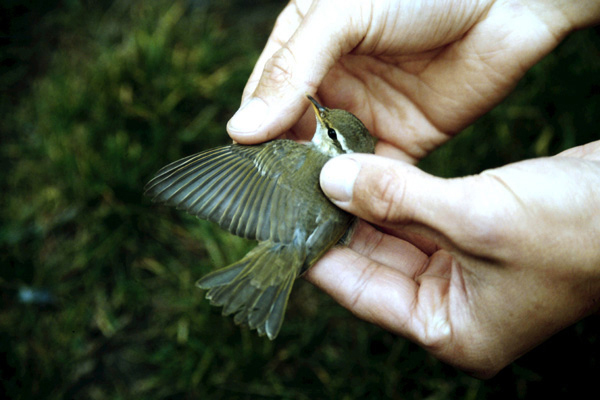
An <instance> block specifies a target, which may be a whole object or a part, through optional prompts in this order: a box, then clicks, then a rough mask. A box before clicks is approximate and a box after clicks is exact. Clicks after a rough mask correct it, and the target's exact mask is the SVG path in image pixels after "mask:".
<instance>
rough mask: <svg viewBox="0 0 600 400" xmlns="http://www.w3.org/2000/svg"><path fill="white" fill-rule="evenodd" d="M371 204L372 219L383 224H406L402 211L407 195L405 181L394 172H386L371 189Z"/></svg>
mask: <svg viewBox="0 0 600 400" xmlns="http://www.w3.org/2000/svg"><path fill="white" fill-rule="evenodd" d="M369 191H370V193H369V196H368V197H369V198H370V201H371V203H372V204H369V209H370V211H371V214H372V217H373V219H374V220H375V221H378V222H381V223H384V224H385V223H398V222H404V221H402V220H401V219H403V218H402V217H401V214H400V210H401V209H402V203H404V198H405V195H406V187H405V181H404V180H401V179H398V177H397V176H396V175H395V174H394V173H393V172H392V171H389V170H388V171H384V172H383V173H382V174H381V175H380V176H379V178H378V179H377V180H375V184H374V185H372V187H371V188H370V189H369Z"/></svg>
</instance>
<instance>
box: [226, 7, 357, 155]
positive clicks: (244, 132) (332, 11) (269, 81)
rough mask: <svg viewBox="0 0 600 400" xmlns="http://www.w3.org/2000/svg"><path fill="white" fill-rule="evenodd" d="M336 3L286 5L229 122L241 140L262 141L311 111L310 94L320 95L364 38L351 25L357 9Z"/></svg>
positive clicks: (231, 129) (236, 136) (231, 128)
mask: <svg viewBox="0 0 600 400" xmlns="http://www.w3.org/2000/svg"><path fill="white" fill-rule="evenodd" d="M335 4H336V2H318V1H313V2H312V4H311V5H310V7H307V6H308V3H307V2H306V1H304V2H290V4H289V5H288V6H287V7H286V8H285V9H284V11H283V12H282V14H281V15H280V16H279V18H278V21H277V23H276V24H275V28H274V29H273V32H272V33H271V37H270V38H269V41H268V43H267V46H266V47H265V49H264V51H263V53H262V54H261V56H260V58H259V60H258V62H257V65H256V67H255V69H254V71H253V73H252V75H251V76H250V79H249V81H248V84H247V86H246V89H245V90H244V93H245V95H244V101H243V102H242V105H241V107H240V109H239V110H238V111H237V112H236V113H235V115H234V116H233V117H232V118H231V120H230V121H229V123H228V125H227V130H228V132H229V134H230V136H231V137H232V138H233V139H234V140H235V141H237V142H239V143H243V144H251V143H256V142H262V141H265V140H269V139H273V138H274V137H276V136H278V135H279V134H281V133H282V132H284V131H285V130H287V129H289V128H291V127H292V126H293V125H294V123H296V122H297V121H298V120H299V119H300V117H301V115H302V113H303V112H304V110H305V109H306V105H307V104H308V102H307V100H306V97H305V94H306V93H310V94H313V95H314V94H315V92H316V90H317V88H318V87H319V85H320V84H321V82H322V80H323V79H324V77H325V75H326V74H327V73H328V72H329V70H330V69H331V67H332V66H333V65H334V64H335V62H337V60H338V59H339V58H340V57H341V56H342V55H343V54H345V53H347V52H349V51H351V50H352V49H353V48H354V47H355V46H356V45H357V44H358V43H359V42H360V37H361V36H360V34H359V33H358V32H360V31H362V30H361V29H358V28H356V29H355V27H349V25H351V24H352V21H353V19H352V18H351V14H350V13H351V12H352V11H353V7H345V6H344V7H339V6H337V7H336V6H335ZM303 8H306V9H303ZM332 15H335V18H331V16H332ZM293 26H297V27H296V29H295V30H294V28H293ZM291 30H292V31H293V33H290V31H291Z"/></svg>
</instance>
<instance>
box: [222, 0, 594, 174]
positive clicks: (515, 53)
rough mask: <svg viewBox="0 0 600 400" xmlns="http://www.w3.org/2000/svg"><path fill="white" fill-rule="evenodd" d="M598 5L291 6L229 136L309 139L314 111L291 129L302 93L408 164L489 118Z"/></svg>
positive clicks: (349, 2)
mask: <svg viewBox="0 0 600 400" xmlns="http://www.w3.org/2000/svg"><path fill="white" fill-rule="evenodd" d="M599 8H600V5H599V2H598V1H595V0H586V1H577V2H573V1H570V0H563V1H561V0H554V1H549V0H546V1H543V0H540V1H526V2H525V1H492V0H488V1H472V2H469V1H467V2H464V1H461V2H457V4H456V5H454V6H452V5H449V3H448V2H447V1H429V2H408V1H392V0H388V1H371V2H369V1H362V0H343V1H342V0H339V1H334V0H331V1H311V0H297V1H292V2H290V3H289V4H288V6H287V7H286V8H285V9H284V10H283V12H282V13H281V15H280V16H279V18H278V21H277V23H276V25H275V28H274V29H273V32H272V34H271V36H270V38H269V41H268V43H267V45H266V47H265V49H264V51H263V53H262V54H261V56H260V58H259V60H258V62H257V64H256V66H255V68H254V71H253V73H252V75H251V76H250V79H249V81H248V83H247V85H246V88H245V90H244V94H243V97H242V108H241V110H240V111H238V113H236V115H235V116H234V117H233V118H232V120H231V121H230V122H229V125H228V130H229V133H230V135H231V136H232V138H233V139H234V140H236V141H237V142H240V143H246V144H248V143H256V142H262V141H265V140H267V139H272V138H274V137H275V136H278V135H280V134H281V133H282V132H285V131H286V130H288V129H291V132H288V133H287V135H288V136H289V137H293V138H309V135H310V134H312V132H313V131H314V128H312V126H314V125H311V124H312V119H313V116H312V113H308V114H305V118H304V119H303V120H301V121H300V123H298V124H296V122H297V121H298V120H299V119H300V117H301V116H302V114H303V113H304V112H305V110H306V107H307V105H308V102H307V100H306V97H305V93H307V92H308V93H311V94H314V93H315V92H316V91H317V90H318V95H319V97H320V98H321V100H322V103H323V104H325V105H327V106H328V107H331V108H343V109H346V110H348V111H351V112H353V113H354V114H355V115H357V116H358V117H359V118H360V119H361V120H362V121H363V122H364V123H365V125H366V126H367V128H368V129H369V130H370V131H371V132H372V133H373V134H375V135H376V136H378V137H379V139H380V140H379V143H378V145H377V149H376V153H377V154H379V155H385V156H389V157H394V158H396V159H401V160H405V161H408V162H411V163H414V162H416V160H418V159H420V158H422V157H423V156H425V155H426V154H427V153H429V152H430V151H431V150H433V149H434V148H436V147H437V146H439V145H440V144H442V143H444V142H445V141H446V140H448V139H449V138H450V137H452V135H454V134H455V133H456V132H458V131H460V130H461V129H462V128H464V127H465V126H466V125H468V124H469V123H470V122H472V121H473V120H474V119H476V118H477V117H478V116H480V115H482V114H483V113H485V112H486V111H488V110H489V109H491V108H492V107H493V106H494V105H495V104H496V103H498V102H499V101H500V100H501V99H502V98H504V97H505V96H506V95H507V94H508V93H509V92H510V90H511V89H512V88H513V87H514V85H515V84H516V82H517V81H518V80H519V78H520V77H521V76H522V75H523V74H524V73H525V71H526V70H527V69H528V68H529V67H530V66H532V65H533V64H534V63H536V62H537V61H538V60H539V59H541V58H542V57H543V56H544V55H545V54H547V53H548V52H549V51H551V50H552V49H553V48H554V47H555V46H556V45H557V44H558V43H559V41H560V40H561V39H562V38H563V37H564V36H565V35H566V34H567V33H568V32H569V31H571V30H573V29H576V28H578V27H582V26H585V25H586V24H589V23H590V22H591V21H590V20H589V19H590V18H591V17H590V16H593V15H595V13H594V10H598V9H599ZM596 15H597V13H596ZM308 121H310V122H308ZM294 124H295V125H294Z"/></svg>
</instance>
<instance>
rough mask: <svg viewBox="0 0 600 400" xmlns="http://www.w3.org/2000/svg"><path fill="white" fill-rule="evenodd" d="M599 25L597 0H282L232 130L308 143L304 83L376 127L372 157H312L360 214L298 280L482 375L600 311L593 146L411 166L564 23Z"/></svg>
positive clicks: (539, 52)
mask: <svg viewBox="0 0 600 400" xmlns="http://www.w3.org/2000/svg"><path fill="white" fill-rule="evenodd" d="M332 16H335V17H332ZM598 22H600V1H599V0H584V1H571V0H554V1H552V0H547V1H542V0H540V1H533V0H530V1H491V0H489V1H479V2H476V1H454V2H452V1H443V2H441V1H423V2H412V1H406V2H404V1H391V0H390V1H373V2H369V1H358V0H357V1H348V0H344V1H335V0H332V1H324V0H323V1H319V2H317V1H314V2H313V1H310V0H305V1H295V2H294V1H292V2H291V3H290V4H288V6H287V7H286V8H285V9H284V10H283V12H282V13H281V15H280V17H279V19H278V22H277V24H276V25H275V28H274V30H273V32H272V34H271V37H270V38H269V41H268V43H267V45H266V47H265V49H264V51H263V53H262V55H261V56H260V58H259V60H258V62H257V64H256V67H255V68H254V71H253V73H252V75H251V76H250V79H249V81H248V84H247V86H246V88H245V90H244V94H243V98H242V107H241V109H240V111H239V112H238V113H237V114H236V115H235V116H234V117H233V118H232V120H231V121H230V122H229V125H228V130H229V133H230V135H231V137H232V138H233V139H234V140H236V141H238V142H240V143H247V144H250V143H257V142H261V141H264V140H268V139H272V138H274V137H277V136H280V135H282V132H285V133H284V135H285V136H288V137H293V138H298V139H307V138H309V137H310V134H311V133H312V131H313V130H314V124H313V123H312V121H311V120H312V118H313V116H312V115H311V112H310V110H308V111H309V112H308V113H307V112H306V111H307V105H308V101H307V100H306V98H305V93H311V94H315V93H316V94H317V95H318V96H319V98H320V100H321V101H322V103H323V104H325V105H327V106H328V107H331V108H343V109H346V110H349V111H351V112H353V113H354V114H356V115H357V116H358V117H359V118H360V119H361V120H362V121H363V122H364V123H365V125H366V126H367V128H368V129H369V130H370V131H371V133H373V134H374V135H375V136H377V137H378V138H379V143H378V145H377V149H376V155H375V156H373V155H356V154H353V155H347V156H342V157H338V158H336V159H335V160H332V161H330V162H329V163H328V164H327V165H326V166H325V167H324V168H323V171H322V172H321V186H322V188H323V190H324V192H325V193H326V194H327V195H328V196H329V197H330V198H331V200H332V201H333V202H334V203H335V204H336V205H338V206H339V207H341V208H343V209H345V210H347V211H349V212H351V213H353V214H355V215H357V216H359V217H360V218H361V219H363V220H365V221H367V222H369V223H365V222H361V223H360V224H359V226H358V229H357V230H356V232H355V235H354V237H353V239H352V241H351V243H350V245H349V246H348V247H337V248H334V249H333V250H332V251H330V252H329V253H328V254H327V255H326V256H325V257H323V259H322V260H320V261H319V262H318V263H317V265H315V266H314V267H313V268H312V269H311V270H310V271H309V272H308V273H307V274H306V277H307V278H308V279H309V280H310V281H311V282H313V283H314V284H316V285H317V286H319V287H321V288H322V289H323V290H325V291H326V292H327V293H329V294H330V295H331V296H333V297H334V298H335V299H336V300H337V301H338V302H339V303H340V304H342V305H343V306H345V307H347V308H348V309H350V310H351V311H352V312H354V313H355V314H356V315H357V316H359V317H360V318H363V319H365V320H367V321H370V322H372V323H375V324H378V325H380V326H381V327H383V328H385V329H387V330H389V331H391V332H394V333H396V334H398V335H401V336H404V337H408V338H410V339H411V340H413V341H415V342H416V343H419V344H420V345H421V346H423V347H424V348H425V349H427V350H428V351H430V352H431V353H432V354H434V355H435V356H436V357H438V358H440V359H441V360H443V361H445V362H447V363H450V364H452V365H455V366H457V367H458V368H461V369H463V370H465V371H468V372H469V373H472V374H474V375H476V376H479V377H489V376H493V375H494V374H495V373H497V372H498V371H499V370H500V369H502V368H503V367H504V366H506V365H507V364H509V363H510V362H512V361H513V360H514V359H516V358H517V357H519V356H520V355H522V354H524V353H525V352H527V351H528V350H530V349H531V348H532V347H535V346H536V345H538V344H540V343H541V342H543V341H544V340H545V339H547V338H548V337H550V336H551V335H553V334H554V333H556V332H557V331H559V330H561V329H563V328H565V327H567V326H569V325H572V324H573V323H575V322H576V321H578V320H580V319H582V318H584V317H586V316H588V315H590V314H593V313H596V312H598V310H599V309H600V245H599V244H600V141H596V142H592V143H589V144H587V145H585V146H580V147H576V148H573V149H570V150H567V151H565V152H563V153H561V154H559V155H557V156H554V157H548V158H542V159H536V160H526V161H522V162H519V163H515V164H510V165H507V166H504V167H501V168H496V169H493V170H487V171H484V172H482V173H481V174H479V175H475V176H469V177H465V178H456V179H441V178H436V177H433V176H431V175H428V174H426V173H424V172H422V171H420V170H419V169H417V168H416V167H414V164H415V163H416V162H417V161H418V160H419V159H421V158H422V157H424V156H425V155H427V154H428V153H429V152H431V151H432V150H434V149H435V148H437V147H438V146H440V145H442V144H443V143H445V142H446V141H447V140H449V139H450V138H452V137H453V135H455V134H456V133H458V132H459V131H460V130H462V129H464V128H465V127H466V126H467V125H468V124H470V123H471V122H473V121H474V120H475V119H477V118H478V117H479V116H481V115H482V114H484V113H485V112H487V111H489V110H490V109H491V108H493V107H494V105H496V104H497V103H498V102H499V101H501V100H502V99H503V98H504V97H505V96H506V95H507V94H508V93H509V92H510V91H511V90H512V89H513V87H514V86H515V84H516V83H517V82H518V80H519V79H520V78H521V77H522V76H523V74H524V73H525V72H526V71H527V70H528V69H529V68H530V67H531V66H533V65H534V64H535V63H536V62H538V61H539V60H540V59H541V58H542V57H543V56H544V55H546V54H547V53H549V52H550V51H552V49H554V47H556V45H557V44H558V43H559V42H560V41H561V40H562V39H563V38H564V37H565V36H566V35H568V34H569V33H570V32H572V31H573V30H576V29H580V28H584V27H586V26H589V25H592V24H595V23H598ZM590 129H595V127H590ZM482 140H484V138H482ZM382 156H383V157H382ZM374 226H376V227H377V228H375V227H374Z"/></svg>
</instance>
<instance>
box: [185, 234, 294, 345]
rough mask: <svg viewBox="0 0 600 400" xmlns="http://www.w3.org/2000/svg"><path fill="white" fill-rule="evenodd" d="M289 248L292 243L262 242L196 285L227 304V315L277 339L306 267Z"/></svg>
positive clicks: (217, 301)
mask: <svg viewBox="0 0 600 400" xmlns="http://www.w3.org/2000/svg"><path fill="white" fill-rule="evenodd" d="M288 252H290V248H289V247H288V246H281V245H273V244H272V243H265V242H263V243H260V244H259V245H258V247H257V248H255V249H254V250H252V251H251V252H249V253H248V254H247V255H246V256H245V257H244V258H243V259H242V260H240V261H238V262H236V263H234V264H232V265H230V266H227V267H225V268H222V269H220V270H217V271H214V272H211V273H210V274H208V275H206V276H204V277H203V278H201V279H200V280H199V281H198V282H197V283H196V285H197V286H199V287H200V288H202V289H208V292H207V294H206V298H207V299H209V300H210V302H211V304H212V305H215V306H223V315H230V314H235V316H234V319H233V320H234V322H235V323H236V324H242V325H248V326H249V327H250V329H256V330H257V331H258V333H259V335H261V336H262V335H265V334H266V335H267V336H268V337H269V339H271V340H273V339H275V337H276V336H277V334H278V333H279V330H280V329H281V325H282V323H283V318H284V316H285V308H286V306H287V301H288V298H289V296H290V292H291V291H292V286H293V284H294V280H295V279H296V277H297V276H298V274H299V272H300V270H301V267H302V265H295V264H299V262H298V260H297V257H290V256H289V255H288V254H286V253H288ZM284 260H285V261H284Z"/></svg>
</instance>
